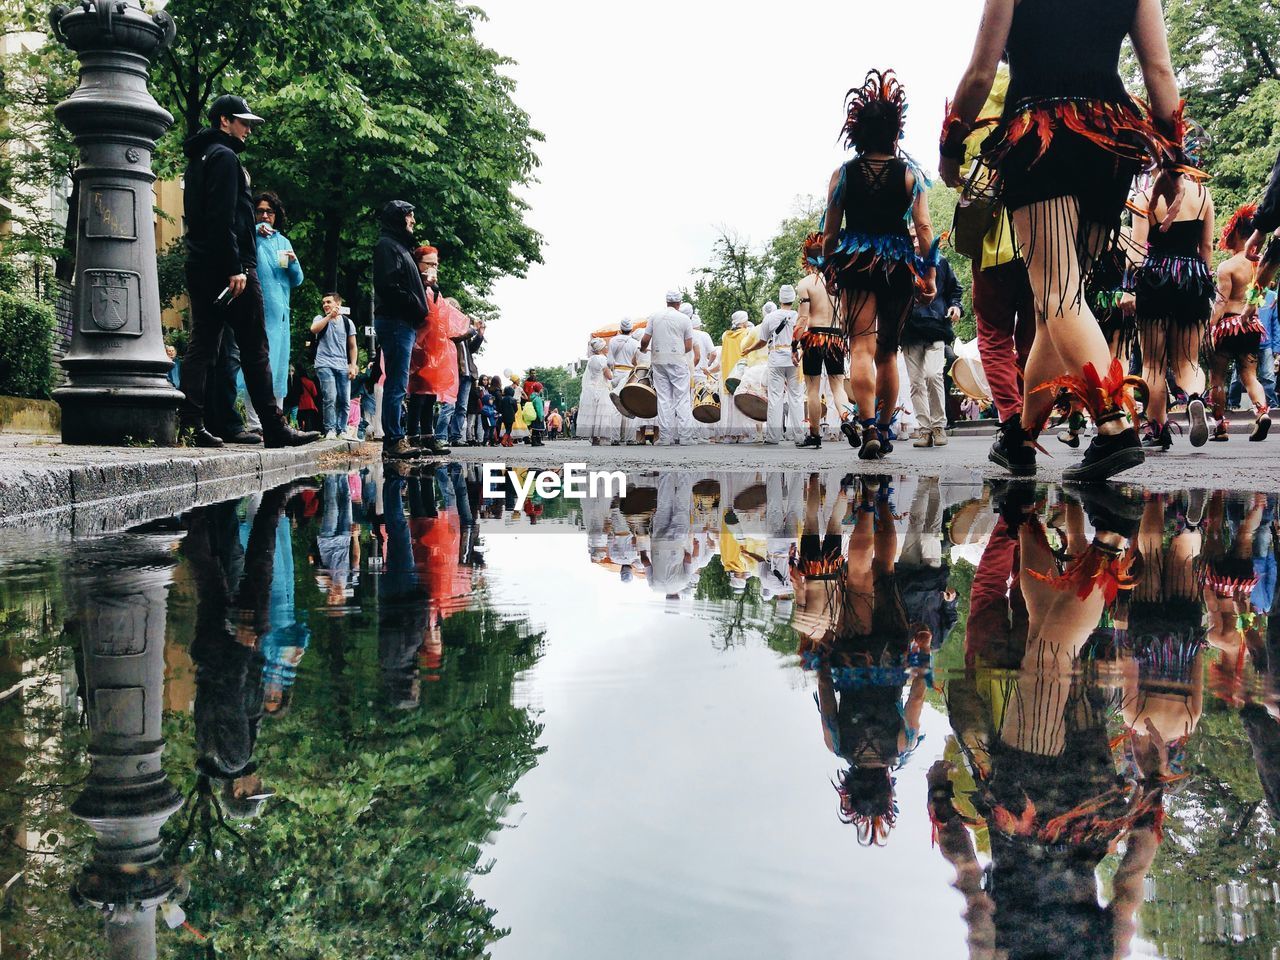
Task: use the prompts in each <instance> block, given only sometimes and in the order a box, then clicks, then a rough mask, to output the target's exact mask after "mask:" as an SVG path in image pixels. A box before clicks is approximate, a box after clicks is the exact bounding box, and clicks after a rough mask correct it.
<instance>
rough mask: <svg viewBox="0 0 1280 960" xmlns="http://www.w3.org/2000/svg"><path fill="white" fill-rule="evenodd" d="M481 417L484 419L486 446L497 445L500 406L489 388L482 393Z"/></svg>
mask: <svg viewBox="0 0 1280 960" xmlns="http://www.w3.org/2000/svg"><path fill="white" fill-rule="evenodd" d="M480 417H481V419H482V420H483V421H484V443H485V446H490V447H496V446H497V445H498V443H499V440H498V407H497V405H496V404H495V403H494V400H493V394H492V393H490V392H489V391H488V390H482V391H481V393H480Z"/></svg>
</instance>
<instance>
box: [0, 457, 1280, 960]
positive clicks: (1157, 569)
mask: <svg viewBox="0 0 1280 960" xmlns="http://www.w3.org/2000/svg"><path fill="white" fill-rule="evenodd" d="M404 472H405V474H406V475H403V476H402V475H400V474H399V473H390V472H389V473H386V474H384V473H383V471H382V470H381V468H371V469H368V470H363V471H360V472H354V473H351V474H332V475H327V476H324V477H319V478H316V479H315V480H308V481H303V482H299V483H295V484H293V485H291V486H289V487H285V488H281V489H277V490H273V491H269V492H267V493H264V494H261V495H257V496H254V497H252V498H248V499H245V500H241V501H231V502H228V503H224V504H218V505H215V506H210V507H202V508H198V509H196V510H193V511H191V512H190V513H187V514H185V515H183V516H182V517H179V518H175V519H173V520H171V521H163V522H158V523H152V524H148V525H147V526H145V527H141V528H138V529H135V530H132V531H129V532H127V533H124V534H119V535H112V536H109V537H101V538H97V539H84V540H73V541H70V542H66V543H60V544H57V545H52V546H44V545H40V546H37V545H35V544H32V545H31V547H30V548H29V549H26V548H24V547H22V546H21V545H18V546H14V545H13V543H12V541H8V542H7V546H6V550H7V551H8V552H7V553H6V555H5V556H4V557H2V558H0V617H3V627H2V633H0V890H2V893H0V957H24V958H25V957H57V958H63V957H99V956H112V957H122V958H123V957H128V958H151V957H193V958H194V957H205V956H212V955H218V956H234V957H268V956H273V957H325V958H327V957H348V956H353V955H358V956H366V957H370V958H375V957H406V956H422V957H472V956H483V955H486V954H489V955H492V956H494V957H496V958H552V957H555V958H578V957H581V958H596V957H600V956H609V957H627V958H631V957H635V958H642V957H643V958H652V957H698V958H707V957H717V958H718V957H726V958H728V957H734V958H755V957H759V958H778V957H802V956H805V957H807V956H816V955H822V954H827V953H830V952H832V951H833V950H835V951H839V950H840V949H841V947H847V948H850V949H852V950H853V951H854V952H855V953H856V954H857V955H858V956H865V957H901V956H929V957H930V958H939V960H941V958H951V957H955V958H967V957H1011V958H1015V957H1081V958H1084V957H1126V956H1157V957H1168V958H1193V957H1194V958H1200V957H1224V958H1225V957H1233V958H1234V957H1244V958H1258V960H1263V958H1267V960H1271V958H1273V957H1274V956H1275V954H1274V950H1275V944H1276V943H1277V941H1280V843H1278V842H1277V839H1276V823H1277V820H1276V817H1277V815H1280V720H1278V719H1277V718H1280V677H1278V674H1280V619H1277V618H1272V617H1271V616H1270V614H1271V612H1272V610H1273V609H1276V610H1277V613H1280V608H1277V606H1276V603H1277V602H1276V599H1275V586H1276V567H1277V543H1276V539H1275V533H1276V531H1277V529H1280V528H1277V526H1276V517H1277V515H1276V508H1277V500H1276V498H1275V497H1274V496H1272V497H1270V498H1268V497H1266V496H1262V495H1252V494H1242V493H1216V492H1213V491H1188V492H1184V493H1181V494H1175V495H1150V496H1144V495H1143V494H1142V493H1141V492H1140V491H1137V490H1136V489H1134V490H1131V489H1129V488H1119V487H1117V488H1105V489H1101V490H1096V491H1095V490H1093V489H1091V488H1084V487H1076V488H1067V489H1065V490H1064V489H1063V488H1060V487H1049V486H1044V485H1041V486H1036V485H1033V484H1025V485H1019V484H1010V483H1005V484H1001V485H996V486H994V487H991V486H988V487H982V486H977V485H959V484H947V483H939V482H937V481H931V480H915V479H900V478H897V477H893V476H884V477H880V478H869V479H868V478H856V477H843V476H841V474H840V473H839V472H835V473H822V474H781V473H774V474H763V473H761V474H743V473H735V474H711V475H699V474H690V473H663V474H651V475H637V474H631V475H629V476H628V478H627V480H628V485H627V491H626V494H625V496H622V497H608V496H605V495H601V496H596V497H587V498H586V499H584V500H570V499H562V498H544V497H541V496H539V495H537V494H536V493H531V495H530V496H529V497H528V498H527V499H524V500H523V502H521V503H520V505H519V509H515V505H516V503H517V500H518V498H517V495H516V489H515V484H513V483H512V482H510V481H508V482H507V484H506V489H505V490H504V495H503V496H502V497H499V498H496V499H485V498H483V497H482V495H481V494H482V492H483V488H484V478H483V476H482V474H481V472H480V470H479V468H478V467H477V468H463V467H460V466H459V465H456V464H455V465H451V466H448V467H444V466H442V467H440V468H429V467H426V468H424V467H420V466H419V467H415V468H413V469H412V470H406V471H404ZM515 480H516V481H517V483H518V482H519V480H520V477H516V478H515ZM1273 619H1274V621H1275V622H1274V625H1273ZM211 950H212V951H213V952H211Z"/></svg>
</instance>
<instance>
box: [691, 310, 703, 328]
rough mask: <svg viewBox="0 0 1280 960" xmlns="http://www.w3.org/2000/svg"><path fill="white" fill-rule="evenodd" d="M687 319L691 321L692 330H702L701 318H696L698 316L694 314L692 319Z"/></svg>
mask: <svg viewBox="0 0 1280 960" xmlns="http://www.w3.org/2000/svg"><path fill="white" fill-rule="evenodd" d="M689 319H690V320H692V321H693V329H695V330H701V329H702V317H700V316H698V315H697V314H696V313H695V314H694V315H693V316H692V317H690V318H689Z"/></svg>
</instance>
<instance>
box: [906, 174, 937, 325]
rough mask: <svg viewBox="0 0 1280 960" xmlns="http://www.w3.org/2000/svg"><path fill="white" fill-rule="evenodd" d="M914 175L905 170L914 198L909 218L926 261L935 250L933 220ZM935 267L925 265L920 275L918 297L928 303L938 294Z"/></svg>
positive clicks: (917, 243) (923, 258)
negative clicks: (913, 224) (913, 225)
mask: <svg viewBox="0 0 1280 960" xmlns="http://www.w3.org/2000/svg"><path fill="white" fill-rule="evenodd" d="M915 186H916V175H915V174H914V173H913V172H912V171H910V170H908V171H907V189H908V190H912V191H914V193H915V199H914V200H912V201H911V219H912V220H913V221H914V222H915V225H916V248H917V251H918V252H919V254H920V259H921V260H923V261H925V262H926V263H928V260H929V257H930V255H931V254H933V253H934V252H935V251H934V250H933V249H932V248H933V221H932V220H931V219H930V218H929V199H928V194H927V193H926V192H925V191H924V190H916V189H915ZM937 273H938V270H937V267H935V266H933V265H932V264H929V265H928V266H926V267H925V270H924V276H923V277H921V280H922V286H921V291H920V299H921V300H922V301H923V302H925V303H928V302H929V301H930V300H932V299H933V298H934V297H935V296H937V294H938V283H937Z"/></svg>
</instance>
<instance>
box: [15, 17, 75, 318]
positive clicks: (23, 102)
mask: <svg viewBox="0 0 1280 960" xmlns="http://www.w3.org/2000/svg"><path fill="white" fill-rule="evenodd" d="M48 10H49V6H48V5H47V4H43V3H36V2H34V0H0V23H3V24H4V25H5V26H4V29H5V31H6V32H8V31H10V30H14V29H15V28H16V29H20V30H36V31H39V30H44V29H47V27H46V16H47V14H48ZM76 76H77V74H76V68H75V58H74V56H73V55H72V54H71V52H70V51H69V50H67V49H66V48H65V47H63V46H61V45H60V44H57V43H54V42H46V43H44V44H43V45H41V46H39V47H37V48H36V49H34V50H25V49H22V50H17V51H15V52H13V53H10V54H7V55H4V56H0V197H4V198H5V199H6V200H8V201H15V203H14V206H13V208H12V209H11V210H9V211H7V212H6V213H4V214H3V216H4V217H7V218H8V219H9V220H10V221H11V222H12V225H13V226H14V227H16V228H17V229H15V230H13V231H12V232H8V233H5V234H0V255H4V256H13V255H15V254H21V255H23V257H22V259H21V260H20V261H19V262H21V263H22V264H23V265H24V270H25V271H27V272H28V273H27V276H26V277H25V278H24V279H26V280H27V281H28V282H29V283H30V285H31V286H32V287H34V289H36V291H37V293H39V292H41V291H42V290H43V288H44V286H45V283H46V282H47V280H46V275H47V273H48V272H49V271H50V268H52V267H54V266H59V267H63V266H65V264H55V261H57V260H60V259H65V257H66V256H67V249H66V246H67V234H66V230H67V223H66V222H65V221H64V220H62V219H61V218H59V217H57V211H56V210H55V209H53V208H51V207H50V204H49V203H48V200H49V197H50V192H51V190H53V189H54V188H59V189H60V188H61V186H62V184H63V182H64V180H65V179H66V178H67V177H68V176H69V175H70V174H71V172H72V170H73V169H75V156H76V152H75V146H74V145H73V144H72V142H71V135H70V134H69V133H68V132H67V130H66V129H65V128H64V127H62V125H61V124H58V123H57V122H55V120H54V115H53V108H54V106H56V105H57V104H58V103H59V102H60V101H62V100H63V99H65V98H66V97H67V96H68V95H69V94H70V93H71V91H72V90H73V89H75V85H76Z"/></svg>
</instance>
